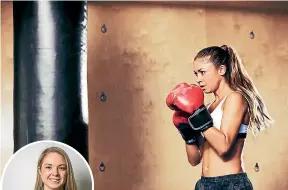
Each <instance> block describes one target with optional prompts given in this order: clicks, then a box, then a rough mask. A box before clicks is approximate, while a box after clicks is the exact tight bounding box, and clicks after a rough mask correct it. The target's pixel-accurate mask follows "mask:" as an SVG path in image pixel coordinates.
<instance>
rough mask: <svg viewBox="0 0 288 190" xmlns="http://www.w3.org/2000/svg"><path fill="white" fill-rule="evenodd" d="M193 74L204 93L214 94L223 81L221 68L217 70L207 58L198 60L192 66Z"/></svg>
mask: <svg viewBox="0 0 288 190" xmlns="http://www.w3.org/2000/svg"><path fill="white" fill-rule="evenodd" d="M193 70H194V74H195V76H196V77H197V83H198V85H199V86H200V87H201V88H202V90H203V92H204V93H212V92H215V91H216V90H217V89H218V87H219V84H220V81H221V80H222V79H223V76H222V75H223V71H222V70H223V68H220V69H217V68H216V67H215V65H214V64H213V63H212V62H211V61H209V57H208V56H207V57H204V58H199V59H196V60H195V61H194V64H193Z"/></svg>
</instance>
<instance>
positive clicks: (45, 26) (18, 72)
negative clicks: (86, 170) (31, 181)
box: [13, 1, 88, 160]
mask: <svg viewBox="0 0 288 190" xmlns="http://www.w3.org/2000/svg"><path fill="white" fill-rule="evenodd" d="M13 16H14V23H13V24H14V152H16V151H17V150H19V149H20V148H22V147H23V146H25V145H27V144H29V143H31V142H35V141H38V140H56V141H59V142H62V143H66V144H68V145H70V146H72V147H73V148H75V149H76V150H78V151H79V152H80V153H81V154H82V155H83V156H84V157H85V158H86V160H88V133H87V131H88V105H87V99H88V98H87V2H85V1H70V2H65V1H62V2H61V1H51V2H49V1H27V2H21V1H14V2H13Z"/></svg>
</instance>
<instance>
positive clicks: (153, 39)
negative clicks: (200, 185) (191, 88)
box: [1, 2, 288, 190]
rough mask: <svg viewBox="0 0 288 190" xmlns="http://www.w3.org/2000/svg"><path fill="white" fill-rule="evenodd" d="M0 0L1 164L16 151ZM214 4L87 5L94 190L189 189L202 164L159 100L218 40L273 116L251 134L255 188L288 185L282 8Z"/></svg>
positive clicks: (7, 28)
mask: <svg viewBox="0 0 288 190" xmlns="http://www.w3.org/2000/svg"><path fill="white" fill-rule="evenodd" d="M270 3H271V2H270ZM283 3H284V2H283ZM1 5H2V7H1V22H2V27H1V32H2V33H1V41H2V42H1V43H2V44H1V45H2V50H1V53H2V57H1V61H2V67H1V69H2V70H1V73H2V76H1V77H2V78H1V79H2V80H1V82H2V86H1V95H2V97H1V100H2V102H1V110H2V113H1V117H2V120H1V125H2V126H1V164H2V165H1V171H2V169H3V167H4V165H3V164H5V163H6V162H7V159H8V158H9V157H10V156H11V154H12V148H13V136H12V129H13V99H12V98H13V94H12V93H13V45H12V44H13V34H12V32H13V25H12V24H13V20H12V13H13V12H12V5H11V2H5V3H4V2H1ZM214 5H215V4H214ZM214 5H213V4H211V5H208V4H207V3H204V6H202V4H194V5H191V4H185V3H184V4H181V5H177V4H169V3H166V4H165V5H163V4H162V5H159V4H157V3H145V4H143V3H116V4H115V3H113V4H112V3H109V2H107V3H101V2H89V6H88V91H89V118H90V119H89V130H90V132H89V143H90V145H89V153H90V158H89V159H90V165H91V167H92V170H93V173H94V177H95V189H105V190H114V189H134V190H142V189H145V190H150V189H151V190H155V189H159V190H161V189H163V190H164V189H165V190H175V189H183V190H184V189H187V190H188V189H193V187H194V185H195V182H196V181H197V180H198V178H199V177H200V174H201V173H200V172H201V166H200V165H199V166H197V167H194V168H193V167H191V166H190V165H189V163H188V161H187V158H186V153H185V147H184V144H183V141H182V139H181V137H180V136H179V134H178V133H177V131H176V129H175V128H174V126H173V124H172V122H171V117H172V112H171V111H170V110H168V109H167V107H166V105H165V98H166V95H167V93H168V92H169V91H170V90H171V89H172V88H173V87H174V85H176V84H177V83H179V82H182V81H188V82H195V77H194V76H193V72H192V59H193V57H194V56H195V54H196V53H197V52H198V51H199V50H200V49H201V48H203V47H206V46H209V45H222V44H229V45H231V46H233V47H235V48H236V49H237V50H238V52H239V54H240V56H241V57H242V59H243V60H244V63H245V67H246V69H247V71H248V72H249V74H250V76H251V77H252V79H253V81H254V83H255V84H256V86H257V87H258V90H259V91H260V93H261V95H262V97H263V98H264V100H265V102H266V105H267V107H268V109H269V111H270V114H271V115H272V117H273V118H274V119H275V120H276V123H275V125H274V127H273V128H271V129H269V130H267V131H265V132H263V133H262V134H260V136H259V137H258V138H257V139H253V137H252V135H251V134H249V136H248V139H247V144H246V147H245V153H244V158H245V168H246V172H247V173H248V175H249V176H250V179H251V181H252V183H253V185H254V187H255V189H261V190H270V189H287V188H288V182H287V180H286V176H287V175H288V165H287V162H286V160H285V159H286V157H287V156H288V146H287V145H288V138H287V137H288V133H287V128H286V122H285V118H286V112H287V109H288V107H287V105H288V98H287V97H288V96H287V95H288V82H287V74H286V72H285V71H286V70H287V69H288V65H287V64H286V63H287V61H288V59H287V52H288V36H287V30H288V14H287V13H286V12H287V10H285V9H283V7H285V5H284V4H283V5H282V6H281V4H280V5H279V4H278V5H277V6H271V4H270V5H269V6H270V7H271V8H273V9H268V10H267V9H266V8H259V7H258V8H255V6H254V7H253V6H252V5H249V4H248V5H247V3H246V4H245V3H243V4H241V3H240V4H239V3H238V4H237V6H232V7H231V6H230V7H227V6H226V7H224V5H223V6H221V5H220V6H219V5H218V6H214ZM269 6H268V7H269ZM243 7H244V8H245V10H244V9H243ZM247 7H248V8H249V7H250V8H249V11H248V8H247ZM262 7H264V5H262ZM102 24H106V26H107V32H106V33H102V31H101V27H102ZM251 31H253V32H254V34H255V38H254V39H251V38H250V36H249V34H250V32H251ZM101 92H104V93H105V94H106V96H107V100H106V101H104V102H103V101H101V100H100V96H101ZM212 99H213V97H212V96H207V97H206V101H207V102H208V101H212ZM108 137H109V139H108ZM101 162H103V163H104V164H105V166H106V169H105V171H104V172H101V171H100V170H99V168H98V167H99V165H100V163H101ZM256 163H258V164H259V167H260V170H259V172H256V171H255V170H254V166H255V164H256Z"/></svg>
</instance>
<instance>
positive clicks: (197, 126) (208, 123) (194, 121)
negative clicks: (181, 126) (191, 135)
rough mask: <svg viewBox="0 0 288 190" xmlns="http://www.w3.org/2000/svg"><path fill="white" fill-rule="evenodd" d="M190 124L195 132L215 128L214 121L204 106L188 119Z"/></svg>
mask: <svg viewBox="0 0 288 190" xmlns="http://www.w3.org/2000/svg"><path fill="white" fill-rule="evenodd" d="M188 123H189V125H190V126H191V128H192V129H193V130H195V131H201V132H203V131H205V130H207V129H209V128H210V127H212V126H213V119H212V117H211V115H210V113H209V112H208V110H207V108H206V106H204V105H202V106H200V107H199V109H197V110H196V111H195V112H193V114H192V115H191V116H190V117H189V118H188Z"/></svg>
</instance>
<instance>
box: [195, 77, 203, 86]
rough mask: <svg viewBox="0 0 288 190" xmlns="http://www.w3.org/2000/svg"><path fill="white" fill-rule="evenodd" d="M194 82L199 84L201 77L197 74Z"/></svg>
mask: <svg viewBox="0 0 288 190" xmlns="http://www.w3.org/2000/svg"><path fill="white" fill-rule="evenodd" d="M196 82H197V83H198V84H199V83H200V82H202V78H201V77H199V76H198V77H197V79H196Z"/></svg>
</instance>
